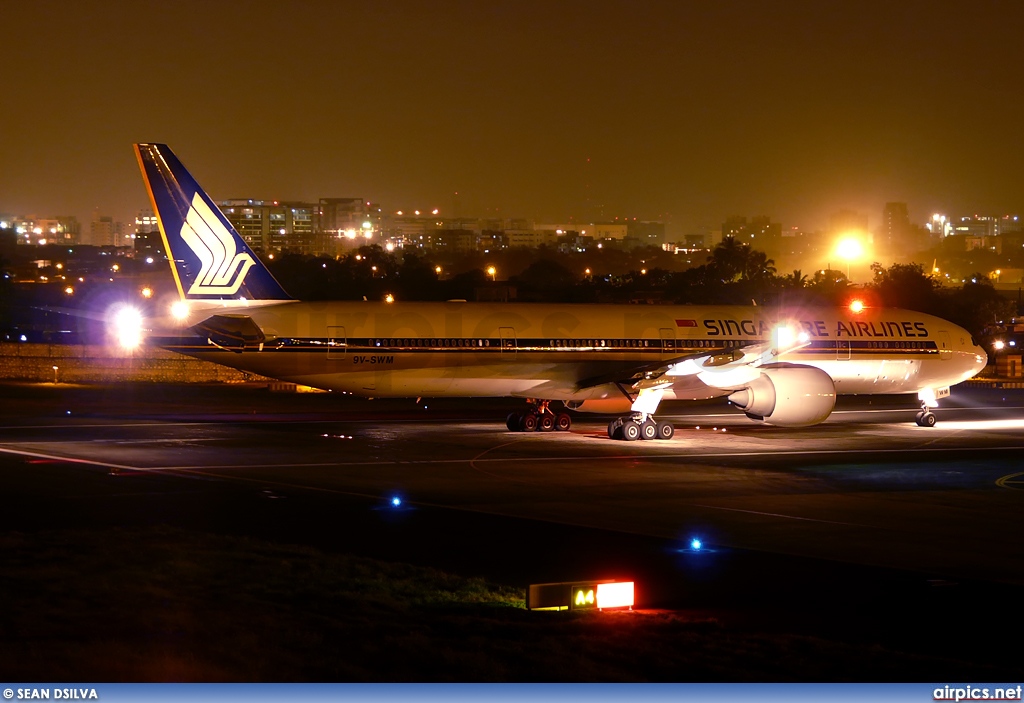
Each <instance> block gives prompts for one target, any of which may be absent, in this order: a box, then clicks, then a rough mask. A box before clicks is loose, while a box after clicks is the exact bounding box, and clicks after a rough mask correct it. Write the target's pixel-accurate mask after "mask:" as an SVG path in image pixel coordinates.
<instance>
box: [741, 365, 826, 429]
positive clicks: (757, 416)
mask: <svg viewBox="0 0 1024 703" xmlns="http://www.w3.org/2000/svg"><path fill="white" fill-rule="evenodd" d="M729 402H731V403H733V404H734V405H738V406H739V407H740V408H741V409H742V410H743V411H744V412H745V413H746V414H747V417H749V418H750V419H751V420H760V421H762V422H766V423H768V424H771V425H777V426H779V427H808V426H810V425H816V424H818V423H819V422H822V421H823V420H824V419H825V418H827V417H828V416H829V415H830V414H831V413H832V408H834V407H835V405H836V386H835V383H833V382H832V377H831V376H829V375H828V374H827V373H825V372H824V371H822V370H821V369H818V368H815V367H813V366H798V365H794V366H775V367H763V368H762V369H761V375H760V376H759V377H758V378H756V379H755V380H754V381H753V382H752V383H750V384H749V385H748V386H746V387H745V388H741V389H740V390H738V391H736V392H734V393H732V394H731V395H730V396H729Z"/></svg>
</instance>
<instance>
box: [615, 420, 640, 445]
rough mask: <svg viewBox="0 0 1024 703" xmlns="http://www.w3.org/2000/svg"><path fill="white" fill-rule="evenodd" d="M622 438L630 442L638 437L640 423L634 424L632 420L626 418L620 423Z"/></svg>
mask: <svg viewBox="0 0 1024 703" xmlns="http://www.w3.org/2000/svg"><path fill="white" fill-rule="evenodd" d="M620 431H621V432H622V438H623V439H624V440H626V441H627V442H632V441H634V440H636V439H639V438H640V425H638V424H636V423H635V422H633V421H632V420H626V421H625V422H623V423H622V429H621V430H620Z"/></svg>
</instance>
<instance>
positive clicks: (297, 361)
mask: <svg viewBox="0 0 1024 703" xmlns="http://www.w3.org/2000/svg"><path fill="white" fill-rule="evenodd" d="M135 150H136V154H137V156H138V159H139V166H140V167H141V169H142V176H143V178H144V180H145V182H146V187H147V188H148V190H149V196H150V199H151V200H152V203H153V208H154V210H155V212H156V213H157V215H158V218H159V223H160V234H161V236H162V237H163V242H164V246H165V251H166V252H167V253H168V258H169V259H170V263H171V271H172V273H173V275H174V281H175V283H176V285H177V292H178V300H177V301H176V302H175V303H174V305H173V306H172V308H173V310H172V313H173V314H170V313H168V314H161V315H160V316H158V317H156V318H152V319H149V320H147V321H145V323H144V324H145V326H146V327H147V334H148V336H149V341H150V342H151V343H155V344H157V345H159V346H163V347H165V348H168V349H172V350H174V351H177V352H181V353H182V354H187V355H189V356H193V357H197V358H200V359H205V360H208V361H213V362H216V363H219V364H224V365H226V366H231V367H234V368H237V369H242V370H245V371H249V372H253V373H257V374H262V375H264V376H269V377H272V378H278V379H282V380H285V381H291V382H295V383H298V384H304V385H309V386H313V387H316V388H323V389H330V390H335V391H347V392H349V393H354V394H358V395H362V396H368V397H409V398H413V397H438V396H447V397H453V396H454V397H518V398H523V399H525V400H526V401H528V403H529V409H527V410H524V412H521V413H513V414H512V415H510V416H509V418H508V420H507V425H508V428H509V429H510V430H514V431H531V430H568V429H569V426H570V425H571V422H572V420H571V416H570V415H569V413H568V412H566V411H565V410H563V409H562V408H559V407H557V406H554V407H553V406H552V401H560V402H561V404H562V405H563V406H564V408H566V409H570V410H574V411H583V412H587V411H590V412H603V413H622V417H619V418H618V419H616V420H614V421H613V422H612V423H611V424H610V425H609V427H608V434H609V436H611V437H613V438H616V439H625V440H635V439H669V438H671V437H672V435H673V433H674V429H673V427H672V425H671V424H669V423H667V422H659V421H657V420H655V417H654V415H655V413H656V411H657V409H658V404H659V403H660V402H661V401H662V400H664V399H692V400H699V399H707V398H715V397H721V396H725V397H727V398H728V399H729V401H731V402H732V403H733V404H735V405H736V406H738V407H739V408H741V409H742V410H743V411H744V412H745V413H746V415H747V417H749V418H751V419H752V420H755V421H758V422H764V423H769V424H772V425H777V426H780V427H804V426H808V425H814V424H816V423H819V422H822V421H823V420H825V418H827V417H828V416H829V414H830V413H831V412H832V409H833V407H834V406H835V401H836V395H837V394H896V393H914V394H917V396H918V398H919V399H920V401H921V411H920V412H919V413H918V414H917V423H918V424H919V425H921V426H927V427H930V426H933V425H934V424H935V415H934V414H932V412H931V411H930V408H932V407H935V406H936V405H937V402H936V401H937V400H938V399H939V398H943V397H945V396H947V395H949V387H950V386H951V385H953V384H955V383H959V382H961V381H964V380H967V379H969V378H971V377H972V376H974V375H975V374H976V373H978V372H979V371H980V370H981V369H982V368H983V367H984V366H985V363H986V355H985V352H984V350H982V349H981V348H980V347H979V346H978V345H977V344H975V343H974V341H973V340H972V339H971V335H970V334H969V333H968V332H967V331H965V330H963V329H961V328H960V327H957V326H956V325H954V324H952V323H949V322H946V321H945V320H942V319H939V318H937V317H932V316H930V315H924V314H921V313H916V312H910V311H907V310H892V309H889V310H885V309H871V308H863V309H861V308H858V307H851V308H838V309H790V310H779V311H771V310H769V309H768V308H764V307H756V306H752V307H740V306H667V305H666V306H636V305H559V304H517V303H494V304H491V303H467V302H462V301H452V302H447V303H402V302H394V303H386V302H308V303H305V302H300V301H297V300H293V299H292V298H291V297H289V296H288V294H287V293H285V291H284V290H283V289H282V288H281V286H280V285H279V284H278V282H277V281H276V280H274V277H273V276H272V275H271V274H270V272H269V271H268V270H267V269H266V267H264V265H263V264H262V263H261V262H260V260H259V259H258V258H257V257H256V254H255V253H253V251H252V250H251V249H250V248H249V246H248V245H247V244H246V243H245V241H244V240H243V239H242V237H240V236H239V234H238V232H236V231H235V229H234V228H233V227H232V226H231V223H230V222H229V221H228V220H227V218H226V217H225V216H224V214H223V213H222V212H221V211H220V210H219V209H218V207H217V205H216V204H215V203H214V202H213V200H212V199H211V198H210V197H209V196H208V195H207V194H206V193H205V192H204V191H203V190H202V188H200V187H199V184H198V183H197V182H196V181H195V180H194V179H193V178H192V176H191V175H190V174H189V172H188V171H186V170H185V167H184V166H182V164H181V162H180V161H179V160H178V159H177V157H175V155H174V154H173V153H172V152H171V150H170V149H169V148H167V146H166V145H164V144H137V145H136V146H135Z"/></svg>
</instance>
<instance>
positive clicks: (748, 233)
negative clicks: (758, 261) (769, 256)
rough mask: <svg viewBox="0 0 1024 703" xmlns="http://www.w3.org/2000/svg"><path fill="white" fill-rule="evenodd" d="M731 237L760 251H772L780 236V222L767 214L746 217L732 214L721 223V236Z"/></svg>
mask: <svg viewBox="0 0 1024 703" xmlns="http://www.w3.org/2000/svg"><path fill="white" fill-rule="evenodd" d="M725 237H732V238H734V239H736V240H737V241H740V242H742V243H744V244H749V245H750V246H752V247H754V248H755V249H760V250H761V251H774V250H775V249H776V248H777V246H778V242H779V239H781V238H782V224H781V223H779V222H772V220H771V218H770V217H768V216H767V215H759V216H757V217H751V218H750V219H749V220H748V219H747V218H746V217H742V216H739V215H734V216H733V217H730V218H729V219H727V220H726V221H725V222H723V223H722V238H723V239H724V238H725Z"/></svg>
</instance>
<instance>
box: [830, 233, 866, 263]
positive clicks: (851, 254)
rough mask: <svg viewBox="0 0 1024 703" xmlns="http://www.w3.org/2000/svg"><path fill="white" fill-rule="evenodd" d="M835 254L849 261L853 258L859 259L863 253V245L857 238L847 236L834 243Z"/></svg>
mask: <svg viewBox="0 0 1024 703" xmlns="http://www.w3.org/2000/svg"><path fill="white" fill-rule="evenodd" d="M836 254H838V255H839V257H840V258H841V259H844V260H845V261H847V262H849V261H852V260H853V259H859V258H860V257H862V256H863V255H864V246H863V245H862V244H861V243H860V240H859V239H854V238H853V237H847V238H846V239H841V240H839V243H838V244H837V245H836Z"/></svg>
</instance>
